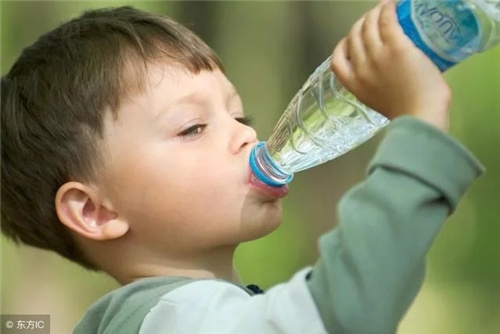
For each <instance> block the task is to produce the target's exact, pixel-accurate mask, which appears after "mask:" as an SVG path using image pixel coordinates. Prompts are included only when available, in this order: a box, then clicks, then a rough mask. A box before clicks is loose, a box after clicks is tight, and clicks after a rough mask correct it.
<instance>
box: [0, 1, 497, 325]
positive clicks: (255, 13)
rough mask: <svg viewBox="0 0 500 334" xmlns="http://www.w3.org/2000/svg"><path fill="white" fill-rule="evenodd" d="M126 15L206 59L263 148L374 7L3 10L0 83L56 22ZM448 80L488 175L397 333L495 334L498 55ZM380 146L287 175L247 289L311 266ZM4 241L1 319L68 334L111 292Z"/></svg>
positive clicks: (245, 268)
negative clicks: (180, 30)
mask: <svg viewBox="0 0 500 334" xmlns="http://www.w3.org/2000/svg"><path fill="white" fill-rule="evenodd" d="M124 4H128V5H133V6H136V7H138V8H142V9H146V10H150V11H153V12H156V13H161V14H166V15H169V16H171V17H173V18H175V19H176V20H178V21H180V22H181V23H183V24H185V25H187V26H188V27H189V28H191V29H192V30H194V31H195V32H196V33H197V34H198V35H200V36H201V37H202V38H203V39H204V40H205V41H206V42H207V43H208V44H209V45H210V46H211V47H212V48H213V49H215V51H216V52H217V53H218V54H219V55H220V57H221V58H222V60H223V62H224V64H225V66H226V70H227V75H228V77H229V78H230V80H232V82H233V83H234V84H235V85H236V87H238V90H239V93H240V95H241V96H242V99H243V103H244V106H245V110H246V113H247V114H249V115H252V116H254V117H255V119H256V125H255V127H256V129H257V132H258V133H259V137H260V138H261V139H265V138H267V137H268V136H269V134H270V133H271V131H272V128H273V126H274V124H275V122H276V121H277V119H278V117H279V116H280V114H281V112H282V111H283V110H284V108H285V107H286V105H287V103H288V101H289V100H290V99H291V98H292V96H293V95H294V93H295V92H296V91H297V89H298V88H300V86H301V85H302V83H303V82H304V81H305V79H306V78H307V77H308V75H309V74H310V73H312V71H313V70H314V69H315V67H316V66H317V65H319V64H320V63H321V62H322V61H323V60H324V59H325V58H326V57H328V56H329V55H330V53H331V51H332V49H333V47H334V45H335V44H336V43H337V42H338V40H339V39H340V38H341V37H343V36H344V35H345V34H346V33H347V32H348V30H349V29H350V26H351V25H352V23H354V21H355V20H356V19H357V18H358V17H359V16H360V15H361V14H362V13H363V12H364V11H366V10H367V9H369V8H371V7H372V6H374V4H375V2H374V1H365V2H355V1H330V2H328V1H315V2H300V1H280V2H277V1H276V2H260V1H259V2H229V1H221V2H213V1H205V2H193V1H185V2H172V1H154V2H146V1H129V2H122V1H113V2H98V1H81V2H77V1H56V2H49V1H34V2H27V1H20V2H14V1H13V2H5V1H2V2H1V72H2V75H3V74H5V73H6V72H7V71H8V70H9V69H10V67H11V66H12V64H13V62H14V61H15V59H16V58H17V57H18V55H19V54H20V52H21V50H22V48H23V47H25V46H27V45H29V44H31V43H32V42H34V41H35V40H36V38H37V37H38V36H39V35H40V34H42V33H44V32H46V31H48V30H50V29H52V28H54V27H56V26H57V25H58V24H60V23H61V22H62V21H65V20H68V19H69V18H72V17H74V16H76V15H78V14H80V13H81V12H82V11H83V10H85V9H88V8H98V7H109V6H119V5H124ZM446 78H447V80H448V82H449V83H450V85H451V87H452V91H453V96H454V99H453V105H452V115H451V133H452V135H453V136H455V137H457V138H458V139H460V140H461V141H462V142H463V143H464V144H465V145H466V146H467V147H469V148H470V149H471V150H472V151H473V152H474V153H475V154H476V155H477V156H478V157H479V159H480V160H481V161H482V162H483V163H484V164H485V165H486V167H487V169H488V172H487V174H486V175H485V176H483V177H482V178H481V179H480V180H479V181H478V182H477V183H476V184H475V185H474V186H473V188H472V189H471V190H470V191H469V192H468V193H467V195H466V196H465V198H464V199H463V201H462V202H461V205H460V207H459V209H458V211H457V212H456V213H455V214H454V215H453V216H452V218H451V219H449V220H448V222H447V223H446V224H445V226H444V228H443V230H442V233H441V234H440V235H439V237H438V238H437V240H436V242H435V244H434V246H433V248H432V250H431V253H430V255H429V267H428V273H427V278H426V281H425V284H424V287H423V289H422V291H421V293H420V294H419V296H418V298H417V300H416V301H415V303H414V304H413V306H412V307H411V309H410V311H409V312H408V314H407V316H406V317H405V319H404V320H403V322H402V324H401V326H400V329H399V333H425V334H447V333H454V334H462V333H463V334H471V333H500V246H499V241H500V194H499V193H500V149H499V147H500V47H496V48H495V49H493V50H491V51H490V52H487V53H484V54H480V55H476V56H474V57H472V58H470V59H468V60H466V61H465V62H463V63H462V64H460V65H459V66H457V67H455V68H453V69H451V70H449V71H448V72H447V73H446ZM395 98H397V96H395ZM379 140H380V136H378V137H377V138H375V139H373V140H371V141H370V142H369V143H367V144H365V145H363V146H362V147H360V148H358V149H356V150H354V151H352V152H350V153H348V154H346V155H345V156H342V157H341V158H338V159H336V160H334V161H331V162H329V163H327V164H324V165H322V166H319V167H316V168H314V169H312V170H308V171H306V172H303V173H300V174H298V175H296V178H295V180H294V182H293V183H292V185H291V193H290V195H289V196H288V197H287V198H286V199H285V200H284V202H283V204H284V222H283V225H282V227H281V228H280V229H279V230H278V231H276V232H274V233H273V234H271V235H270V236H268V237H266V238H264V239H261V240H257V241H254V242H251V243H248V244H245V245H243V246H241V247H240V249H239V250H238V253H237V268H238V271H239V273H240V276H241V277H242V279H243V280H244V282H247V283H250V282H252V283H256V284H260V285H261V286H262V287H264V288H268V287H270V286H272V285H274V284H276V283H279V282H282V281H284V280H287V279H288V278H290V276H291V275H292V274H293V273H294V272H295V271H297V270H298V269H300V268H302V267H304V266H306V265H310V264H313V263H314V261H315V259H316V257H317V250H316V240H317V238H318V236H319V235H321V234H322V233H324V232H326V231H328V230H329V229H331V228H332V227H333V226H334V225H335V224H337V221H336V214H335V212H336V203H337V201H338V200H339V198H340V197H341V196H342V194H343V193H344V192H345V191H346V190H347V189H348V188H350V187H351V186H353V185H354V184H355V183H356V182H358V181H360V180H361V179H362V178H363V176H364V171H365V168H366V166H367V163H368V161H369V159H370V158H371V156H372V155H373V153H374V151H375V149H376V146H377V142H378V141H379ZM1 242H2V244H1V310H0V313H3V314H50V315H51V327H52V333H69V332H70V331H71V328H72V326H73V325H74V324H75V323H76V322H77V321H78V319H79V318H80V317H81V316H82V314H83V313H84V311H85V310H86V308H87V307H88V306H89V305H90V304H91V303H92V302H94V301H95V300H96V299H97V298H98V297H99V296H101V295H102V294H104V293H106V292H107V291H110V290H111V289H113V288H115V287H117V284H116V283H115V282H114V281H113V280H111V279H110V278H107V277H105V276H104V275H100V274H95V273H89V272H86V271H85V270H83V269H80V268H79V267H77V266H75V265H73V264H70V263H69V262H67V261H65V260H62V259H61V258H59V257H58V256H56V255H53V254H51V253H48V252H45V251H40V250H37V249H32V248H29V247H24V246H21V247H17V246H15V245H13V244H12V243H11V242H10V241H7V240H5V238H3V237H2V239H1Z"/></svg>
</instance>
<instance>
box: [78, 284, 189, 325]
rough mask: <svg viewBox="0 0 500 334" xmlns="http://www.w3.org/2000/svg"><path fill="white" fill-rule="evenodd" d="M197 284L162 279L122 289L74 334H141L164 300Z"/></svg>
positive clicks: (94, 309)
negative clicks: (155, 308) (166, 295)
mask: <svg viewBox="0 0 500 334" xmlns="http://www.w3.org/2000/svg"><path fill="white" fill-rule="evenodd" d="M193 281H196V279H193V278H188V277H172V276H161V277H151V278H145V279H141V280H138V281H136V282H133V283H130V284H127V285H125V286H122V287H120V288H118V289H116V290H114V291H112V292H110V293H108V294H106V295H105V296H103V297H101V298H100V299H99V300H98V301H97V302H96V303H94V304H93V305H92V306H91V307H90V308H89V309H88V310H87V312H86V313H85V315H84V317H83V318H82V320H80V322H79V323H78V324H77V325H76V326H75V328H74V330H73V333H74V334H86V333H122V334H126V333H138V332H139V329H140V326H141V324H142V321H143V320H144V317H145V316H146V315H147V313H148V312H149V311H150V310H151V308H152V307H153V306H155V305H156V304H157V303H158V301H159V300H160V298H161V296H163V295H164V294H166V293H168V292H170V291H172V290H174V289H177V288H179V287H181V286H183V285H185V284H188V283H191V282H193Z"/></svg>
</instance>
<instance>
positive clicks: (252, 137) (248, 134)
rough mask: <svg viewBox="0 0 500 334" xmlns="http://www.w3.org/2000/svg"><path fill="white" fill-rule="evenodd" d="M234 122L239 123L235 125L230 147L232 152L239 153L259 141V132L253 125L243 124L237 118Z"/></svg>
mask: <svg viewBox="0 0 500 334" xmlns="http://www.w3.org/2000/svg"><path fill="white" fill-rule="evenodd" d="M234 122H235V123H237V124H236V125H234V130H233V136H232V138H231V142H230V144H229V145H230V147H229V149H230V151H231V153H233V154H237V153H239V152H240V151H241V150H242V149H244V148H245V147H246V146H247V145H249V144H255V143H256V142H257V133H256V132H255V130H254V129H253V128H252V127H251V126H248V125H245V124H242V123H240V122H238V121H237V120H234Z"/></svg>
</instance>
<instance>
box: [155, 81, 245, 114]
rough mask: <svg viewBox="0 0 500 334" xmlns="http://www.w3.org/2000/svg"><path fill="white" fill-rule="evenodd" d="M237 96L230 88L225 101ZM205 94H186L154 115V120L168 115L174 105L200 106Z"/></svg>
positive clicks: (235, 91) (198, 92) (196, 92)
mask: <svg viewBox="0 0 500 334" xmlns="http://www.w3.org/2000/svg"><path fill="white" fill-rule="evenodd" d="M237 96H239V94H238V91H237V90H236V87H234V86H231V92H230V93H229V94H228V95H227V97H226V101H229V100H232V99H234V98H235V97H237ZM206 97H207V94H206V93H204V92H201V91H194V92H191V93H189V94H186V95H184V96H181V97H180V98H178V99H175V100H174V101H172V102H171V103H169V104H168V105H167V106H165V107H164V108H161V109H160V112H158V114H157V115H156V118H158V119H159V118H161V117H163V115H165V114H168V111H169V110H170V109H171V108H172V106H175V105H180V104H183V103H193V104H198V105H202V104H203V103H204V101H206Z"/></svg>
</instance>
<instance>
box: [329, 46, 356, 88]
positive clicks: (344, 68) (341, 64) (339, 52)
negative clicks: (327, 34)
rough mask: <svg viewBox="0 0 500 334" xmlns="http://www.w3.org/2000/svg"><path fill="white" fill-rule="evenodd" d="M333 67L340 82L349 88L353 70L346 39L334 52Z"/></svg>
mask: <svg viewBox="0 0 500 334" xmlns="http://www.w3.org/2000/svg"><path fill="white" fill-rule="evenodd" d="M331 67H332V70H333V72H334V73H335V75H336V77H337V78H338V79H339V80H340V82H341V83H342V84H343V85H344V86H345V87H346V88H348V87H347V86H348V82H349V81H350V78H351V76H352V68H351V63H350V61H349V53H348V49H347V40H346V38H343V39H342V40H341V41H340V42H339V43H338V44H337V46H336V47H335V49H334V50H333V54H332V64H331Z"/></svg>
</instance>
